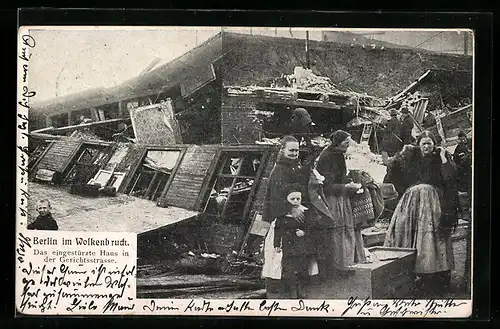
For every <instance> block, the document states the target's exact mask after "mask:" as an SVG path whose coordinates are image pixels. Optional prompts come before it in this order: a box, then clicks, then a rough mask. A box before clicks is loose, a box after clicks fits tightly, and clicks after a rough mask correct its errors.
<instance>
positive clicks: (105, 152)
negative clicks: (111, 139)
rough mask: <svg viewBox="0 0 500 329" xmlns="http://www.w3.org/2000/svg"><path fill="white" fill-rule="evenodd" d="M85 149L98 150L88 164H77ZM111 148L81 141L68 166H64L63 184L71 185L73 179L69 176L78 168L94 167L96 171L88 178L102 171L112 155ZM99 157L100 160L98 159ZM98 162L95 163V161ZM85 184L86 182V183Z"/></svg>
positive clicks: (100, 143)
mask: <svg viewBox="0 0 500 329" xmlns="http://www.w3.org/2000/svg"><path fill="white" fill-rule="evenodd" d="M86 148H93V149H99V152H97V153H96V154H94V155H93V156H92V158H91V159H90V161H88V162H79V160H80V159H81V157H82V155H83V154H84V153H85V151H86ZM113 149H114V148H113V146H112V144H111V143H105V142H90V141H83V142H81V143H80V146H79V147H78V149H77V151H76V152H75V153H74V154H73V156H72V157H71V159H70V160H69V162H68V164H67V165H66V166H65V168H66V170H65V173H64V174H63V177H64V179H63V181H62V182H63V184H73V183H74V182H73V179H72V178H71V174H72V173H73V171H75V170H76V169H77V168H78V167H79V166H95V167H96V170H95V172H94V174H93V175H91V177H90V178H89V180H90V179H91V178H93V177H94V176H95V174H96V173H97V172H99V170H100V169H102V168H103V167H104V166H105V165H106V163H107V162H108V161H109V159H110V158H111V156H112V155H113ZM99 157H100V158H99ZM97 160H99V161H98V162H97V163H96V161H97ZM73 178H74V177H73ZM86 183H87V182H86Z"/></svg>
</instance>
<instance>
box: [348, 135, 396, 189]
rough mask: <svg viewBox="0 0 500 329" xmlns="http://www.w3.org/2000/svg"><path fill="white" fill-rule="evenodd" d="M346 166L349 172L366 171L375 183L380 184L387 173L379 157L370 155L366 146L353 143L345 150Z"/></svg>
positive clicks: (368, 147)
mask: <svg viewBox="0 0 500 329" xmlns="http://www.w3.org/2000/svg"><path fill="white" fill-rule="evenodd" d="M346 164H347V168H348V169H350V170H363V171H366V172H367V173H368V174H370V176H372V177H373V179H374V180H375V181H376V182H382V181H383V180H384V176H385V174H386V171H387V168H386V166H385V165H384V164H383V161H382V156H381V155H377V154H374V153H372V152H371V150H370V146H369V145H368V144H359V143H356V142H354V141H353V142H352V143H351V145H350V146H349V148H348V149H347V152H346Z"/></svg>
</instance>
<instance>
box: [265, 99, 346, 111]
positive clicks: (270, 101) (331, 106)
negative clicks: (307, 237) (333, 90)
mask: <svg viewBox="0 0 500 329" xmlns="http://www.w3.org/2000/svg"><path fill="white" fill-rule="evenodd" d="M261 102H262V103H266V104H283V105H291V106H305V107H320V108H327V109H334V110H340V109H342V106H340V105H337V104H335V103H330V102H328V103H325V102H322V101H310V100H302V99H298V100H296V101H292V100H280V99H269V98H265V99H263V100H262V101H261Z"/></svg>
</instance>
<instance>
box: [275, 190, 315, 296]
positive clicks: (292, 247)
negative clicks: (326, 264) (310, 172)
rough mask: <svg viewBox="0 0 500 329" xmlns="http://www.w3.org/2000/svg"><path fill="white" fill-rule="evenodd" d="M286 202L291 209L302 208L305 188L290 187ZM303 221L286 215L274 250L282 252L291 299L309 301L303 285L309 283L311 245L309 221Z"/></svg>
mask: <svg viewBox="0 0 500 329" xmlns="http://www.w3.org/2000/svg"><path fill="white" fill-rule="evenodd" d="M286 195H287V197H286V199H287V201H288V203H289V204H290V205H291V207H298V208H302V209H303V210H304V211H305V210H307V208H306V207H304V206H303V205H302V195H303V188H302V186H301V185H300V184H290V185H288V186H287V187H286ZM305 215H306V216H305V218H306V219H305V220H304V221H299V220H297V219H295V218H293V217H292V215H291V214H286V215H283V216H281V217H278V218H277V219H276V224H275V231H274V248H275V249H276V252H278V253H279V252H282V253H283V256H282V260H281V280H283V283H284V285H285V286H286V287H287V288H288V289H287V290H288V292H289V294H290V296H289V297H290V298H305V296H304V293H303V284H304V283H305V281H306V280H307V277H308V271H309V264H310V260H311V259H310V255H309V254H310V253H309V252H308V245H310V244H311V241H309V240H310V239H309V234H308V231H309V229H308V227H307V226H308V223H307V222H308V217H309V216H307V213H305Z"/></svg>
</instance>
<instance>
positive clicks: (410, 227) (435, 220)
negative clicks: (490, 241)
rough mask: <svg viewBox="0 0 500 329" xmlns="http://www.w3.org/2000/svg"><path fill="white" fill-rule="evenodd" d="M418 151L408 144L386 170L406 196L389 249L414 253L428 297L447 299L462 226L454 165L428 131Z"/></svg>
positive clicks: (396, 216)
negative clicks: (456, 234) (455, 235)
mask: <svg viewBox="0 0 500 329" xmlns="http://www.w3.org/2000/svg"><path fill="white" fill-rule="evenodd" d="M417 145H418V146H409V145H407V146H406V147H405V149H404V150H403V151H402V152H401V153H399V154H398V155H396V156H395V157H394V158H393V159H392V160H391V162H390V164H389V165H388V168H387V175H386V179H385V180H386V181H387V182H391V183H393V184H394V186H395V188H396V190H397V191H398V192H399V194H400V195H402V197H401V199H400V200H399V202H398V204H397V206H396V209H395V211H394V214H393V216H392V219H391V223H390V225H389V228H388V231H387V235H386V239H385V243H384V245H385V246H388V247H400V248H415V249H416V250H417V258H416V263H415V272H416V274H417V275H418V276H419V277H420V278H421V282H422V288H423V289H422V291H423V292H424V293H425V294H426V295H427V296H432V295H434V294H437V295H442V294H443V293H445V292H446V290H447V289H448V288H449V286H450V278H451V277H450V272H451V270H452V269H453V267H454V260H453V249H452V241H451V233H452V229H453V227H454V226H455V225H456V223H457V220H458V219H457V206H458V204H457V201H458V200H457V197H458V192H457V189H456V180H455V165H454V163H453V161H452V157H451V155H450V154H449V153H448V152H447V151H446V150H445V149H444V148H442V147H436V139H435V137H434V136H433V134H432V133H430V132H428V131H424V132H423V133H422V134H421V135H420V136H419V137H418V139H417Z"/></svg>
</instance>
